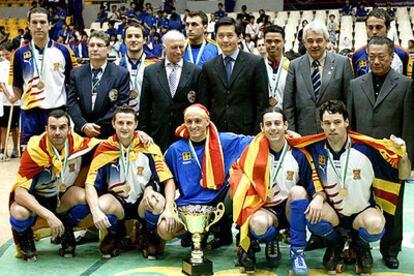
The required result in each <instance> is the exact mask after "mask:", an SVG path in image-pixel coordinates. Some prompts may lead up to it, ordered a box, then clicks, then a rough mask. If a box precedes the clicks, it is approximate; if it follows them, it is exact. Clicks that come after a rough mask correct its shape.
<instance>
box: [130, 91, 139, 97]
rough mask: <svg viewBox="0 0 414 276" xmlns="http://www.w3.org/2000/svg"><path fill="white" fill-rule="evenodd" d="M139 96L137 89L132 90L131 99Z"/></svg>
mask: <svg viewBox="0 0 414 276" xmlns="http://www.w3.org/2000/svg"><path fill="white" fill-rule="evenodd" d="M137 97H138V92H137V91H135V90H131V92H130V94H129V98H130V99H136V98H137Z"/></svg>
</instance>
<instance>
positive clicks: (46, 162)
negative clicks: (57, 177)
mask: <svg viewBox="0 0 414 276" xmlns="http://www.w3.org/2000/svg"><path fill="white" fill-rule="evenodd" d="M48 140H49V139H48V137H47V133H46V132H45V133H43V134H42V135H40V136H33V137H32V138H30V140H29V143H28V145H27V147H26V150H25V151H24V152H23V155H22V158H21V160H20V166H19V170H18V173H17V182H16V184H15V185H14V186H13V190H15V189H16V187H18V186H21V187H25V188H27V189H30V186H31V184H32V179H33V177H34V176H36V175H37V174H39V173H40V172H42V171H43V170H44V169H45V168H49V167H50V166H53V170H54V173H60V172H61V170H62V167H63V163H62V162H63V161H64V159H65V155H66V152H65V150H66V149H65V148H64V149H63V150H62V152H61V157H60V160H59V159H58V158H57V157H56V156H55V153H54V151H53V148H52V144H51V143H50V142H49V141H48ZM68 143H69V154H68V159H69V158H71V156H74V155H75V154H76V155H79V156H80V155H82V154H84V153H87V152H89V151H90V150H91V149H93V148H94V147H95V146H96V145H97V144H99V143H100V140H98V139H95V138H84V137H81V136H79V135H78V134H76V133H73V134H69V135H68Z"/></svg>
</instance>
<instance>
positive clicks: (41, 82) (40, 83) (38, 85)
mask: <svg viewBox="0 0 414 276" xmlns="http://www.w3.org/2000/svg"><path fill="white" fill-rule="evenodd" d="M37 88H39V89H43V88H45V84H44V83H43V81H41V80H39V82H38V83H37Z"/></svg>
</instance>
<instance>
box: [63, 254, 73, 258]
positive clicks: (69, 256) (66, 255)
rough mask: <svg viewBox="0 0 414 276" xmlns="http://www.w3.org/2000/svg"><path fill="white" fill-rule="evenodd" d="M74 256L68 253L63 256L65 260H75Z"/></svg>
mask: <svg viewBox="0 0 414 276" xmlns="http://www.w3.org/2000/svg"><path fill="white" fill-rule="evenodd" d="M73 256H74V254H72V253H66V254H64V255H63V257H64V258H73Z"/></svg>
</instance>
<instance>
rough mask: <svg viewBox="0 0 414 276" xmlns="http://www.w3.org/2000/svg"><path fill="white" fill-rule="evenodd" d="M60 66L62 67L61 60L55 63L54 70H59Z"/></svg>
mask: <svg viewBox="0 0 414 276" xmlns="http://www.w3.org/2000/svg"><path fill="white" fill-rule="evenodd" d="M59 67H60V63H59V62H55V63H53V70H54V71H59Z"/></svg>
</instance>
